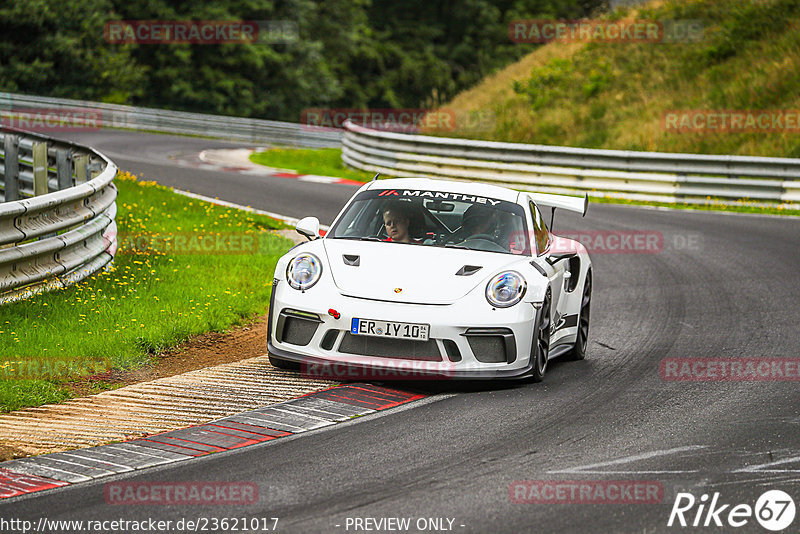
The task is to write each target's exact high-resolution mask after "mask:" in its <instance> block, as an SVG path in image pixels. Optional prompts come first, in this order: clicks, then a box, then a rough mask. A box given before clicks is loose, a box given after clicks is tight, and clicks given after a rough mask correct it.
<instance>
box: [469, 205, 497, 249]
mask: <svg viewBox="0 0 800 534" xmlns="http://www.w3.org/2000/svg"><path fill="white" fill-rule="evenodd" d="M496 227H497V210H494V209H492V208H489V207H486V206H483V205H481V204H473V205H472V206H470V207H469V208H467V210H466V211H465V212H464V216H463V218H462V219H461V228H462V230H463V231H464V236H465V237H464V241H466V240H467V239H471V238H473V237H479V238H483V239H487V240H490V241H494V231H495V229H496Z"/></svg>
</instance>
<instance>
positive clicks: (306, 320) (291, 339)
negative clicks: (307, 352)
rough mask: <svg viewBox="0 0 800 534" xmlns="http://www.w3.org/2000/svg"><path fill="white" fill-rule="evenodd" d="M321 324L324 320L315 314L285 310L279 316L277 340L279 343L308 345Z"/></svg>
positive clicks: (276, 332)
mask: <svg viewBox="0 0 800 534" xmlns="http://www.w3.org/2000/svg"><path fill="white" fill-rule="evenodd" d="M321 323H322V320H321V319H320V318H319V317H318V316H317V315H315V314H313V313H308V312H299V311H295V310H283V311H281V313H280V314H279V315H278V323H277V325H276V328H275V339H276V340H277V341H278V342H279V343H291V344H292V345H299V346H305V345H308V344H309V343H310V342H311V338H313V337H314V334H315V333H316V331H317V327H319V325H320V324H321Z"/></svg>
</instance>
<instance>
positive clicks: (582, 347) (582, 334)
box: [566, 271, 592, 360]
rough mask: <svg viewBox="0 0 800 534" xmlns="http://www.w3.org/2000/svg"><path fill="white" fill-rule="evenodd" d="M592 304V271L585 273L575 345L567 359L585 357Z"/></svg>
mask: <svg viewBox="0 0 800 534" xmlns="http://www.w3.org/2000/svg"><path fill="white" fill-rule="evenodd" d="M591 305H592V271H588V272H587V273H586V283H585V284H584V285H583V296H582V297H581V310H580V315H579V316H578V335H577V337H576V338H575V345H574V346H573V347H572V350H570V351H569V352H568V353H567V356H566V357H567V359H568V360H582V359H584V358H586V345H587V339H588V337H589V316H590V312H591Z"/></svg>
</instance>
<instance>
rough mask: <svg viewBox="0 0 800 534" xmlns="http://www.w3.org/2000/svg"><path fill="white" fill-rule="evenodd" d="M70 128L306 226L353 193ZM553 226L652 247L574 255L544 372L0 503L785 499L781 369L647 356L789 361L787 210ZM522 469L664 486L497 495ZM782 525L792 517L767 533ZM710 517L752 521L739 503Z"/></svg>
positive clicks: (334, 526)
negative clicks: (644, 490)
mask: <svg viewBox="0 0 800 534" xmlns="http://www.w3.org/2000/svg"><path fill="white" fill-rule="evenodd" d="M75 138H76V139H78V140H80V141H81V142H85V143H88V144H91V145H93V146H95V147H96V148H97V149H99V150H100V151H102V152H104V153H106V154H107V155H108V156H109V157H111V159H112V160H114V161H115V162H116V163H117V164H118V165H119V166H120V168H122V169H125V170H130V171H132V172H134V173H137V174H140V175H141V176H143V177H144V178H147V179H154V180H157V181H159V182H161V183H163V184H166V185H170V186H175V187H178V188H181V189H186V190H189V191H192V192H195V193H199V194H203V195H207V196H212V197H213V196H217V197H220V198H221V199H224V200H228V201H231V202H237V203H241V204H247V205H250V206H253V207H255V208H261V209H265V210H269V211H274V212H279V213H282V214H285V215H289V216H293V217H299V216H303V215H319V217H320V219H321V221H322V222H323V223H330V221H331V220H332V218H333V216H334V215H335V213H336V212H337V211H338V210H339V208H340V207H341V205H342V204H343V202H344V201H345V200H346V199H347V198H349V196H350V195H351V194H352V191H353V188H352V187H351V186H343V185H320V184H309V183H302V182H299V181H297V180H291V179H285V178H269V177H266V178H265V177H259V176H252V175H242V174H237V173H233V172H228V173H225V172H212V171H206V170H198V169H191V168H186V167H180V166H177V165H176V164H175V163H174V161H173V160H172V159H171V158H170V156H173V155H175V154H190V153H196V152H199V151H200V150H203V149H206V148H217V147H224V146H237V145H233V144H229V143H223V142H214V141H208V140H202V139H195V138H181V137H172V136H160V135H148V134H138V133H128V132H121V133H109V132H100V133H92V134H81V135H76V136H75ZM238 146H242V145H238ZM559 230H562V231H563V230H575V231H577V230H600V231H620V232H626V231H639V232H642V231H644V232H648V233H651V234H655V235H661V236H662V238H663V242H662V243H663V246H660V247H659V249H658V250H656V251H652V250H651V251H649V253H602V252H601V251H595V252H594V253H593V255H592V259H593V262H594V282H595V283H594V295H593V297H594V298H593V305H592V323H591V330H590V335H589V349H588V355H587V359H586V360H585V361H581V362H559V361H553V362H551V365H550V368H549V370H548V374H547V376H546V378H545V381H544V382H543V383H541V384H532V383H528V382H524V383H503V384H497V383H477V384H475V383H472V384H454V383H444V384H435V385H434V384H425V383H414V384H410V385H408V386H405V385H403V384H400V385H397V384H396V385H395V386H393V387H400V388H403V387H412V388H414V389H415V390H420V391H422V392H423V393H427V394H430V395H431V396H430V397H428V398H427V399H425V400H423V401H419V402H416V403H412V404H409V405H407V406H406V407H403V408H398V409H395V410H391V411H388V412H385V413H382V414H374V415H369V416H366V417H362V418H358V419H355V420H352V421H350V422H347V423H343V424H340V425H337V426H336V427H335V428H330V429H320V430H316V431H312V432H308V433H306V434H303V435H299V436H296V437H291V438H285V439H281V440H276V441H275V442H273V443H265V444H262V445H256V446H252V447H249V448H245V449H241V450H239V451H233V452H227V453H220V454H213V455H210V456H207V457H204V458H200V459H197V460H193V461H187V462H182V463H180V465H175V466H172V467H170V466H165V467H160V468H154V469H151V470H146V471H144V472H137V473H136V474H134V475H132V476H127V477H116V478H114V479H102V480H100V481H97V482H92V483H86V484H78V485H75V486H71V487H67V488H62V489H56V490H51V491H46V492H42V493H40V494H32V495H29V496H26V497H22V498H18V499H13V500H11V501H6V502H2V503H0V517H6V518H9V517H13V518H22V519H30V520H33V521H34V522H35V521H37V520H38V519H39V518H40V517H42V516H46V517H47V518H48V519H84V520H89V519H91V520H101V519H118V518H128V519H130V518H138V519H146V518H155V519H161V520H167V519H172V520H178V519H181V518H199V517H218V518H222V517H243V518H252V517H267V518H272V517H278V518H279V523H278V528H277V531H279V532H366V531H367V530H365V529H363V528H362V529H356V528H354V525H355V523H354V518H375V519H380V518H411V521H412V523H411V524H412V525H415V523H416V521H417V520H418V519H419V518H446V519H451V520H453V521H452V527H450V526H449V525H450V523H449V522H448V521H447V520H445V521H444V522H443V525H444V528H440V529H438V530H435V529H434V530H432V531H440V532H441V531H445V530H446V529H447V528H451V529H452V530H453V531H455V532H463V533H483V532H584V531H588V532H685V531H692V532H694V531H701V532H702V531H713V532H719V531H722V529H719V528H717V529H715V528H713V526H712V527H705V528H704V527H702V526H701V527H698V528H680V527H679V526H672V527H667V521H668V519H669V516H670V511H671V509H672V506H673V503H674V502H675V495H676V492H678V491H685V492H689V493H692V494H693V495H694V497H695V498H696V499H698V500H699V499H700V498H701V495H703V494H707V495H712V494H714V493H715V492H719V494H720V495H719V503H720V504H729V505H731V506H730V507H729V508H728V510H726V511H725V512H724V513H723V514H722V515H721V516H720V517H721V519H722V520H723V521H724V520H725V518H726V517H727V514H728V511H729V510H730V508H732V507H733V506H734V505H736V504H740V503H744V504H749V505H750V506H753V505H754V504H755V503H756V500H757V498H758V497H759V496H760V495H761V494H762V493H764V492H765V491H767V490H772V489H780V490H783V491H785V492H787V493H789V495H791V496H793V497H794V499H795V502H797V504H798V506H799V507H800V500H798V499H800V391H799V390H798V383H799V382H798V380H797V379H796V378H795V379H794V380H760V381H717V380H714V381H668V380H665V379H663V378H662V376H661V375H660V372H659V368H660V364H661V363H662V360H663V359H665V358H713V357H716V358H741V357H764V358H774V357H781V358H790V357H791V358H797V357H798V356H800V336H798V325H800V284H798V273H800V219H798V218H779V217H758V216H745V215H727V214H720V213H706V212H686V211H681V210H655V209H644V208H635V207H625V206H610V205H602V204H595V205H591V206H590V208H589V213H588V215H587V216H586V218H585V219H580V218H579V217H577V216H572V215H570V214H563V213H562V214H557V217H556V224H555V232H556V233H558V232H559ZM601 235H602V234H601ZM795 377H796V372H795ZM121 479H124V480H126V481H191V480H195V481H246V482H254V483H256V484H257V485H258V488H259V496H260V498H259V502H258V503H257V504H255V505H251V506H243V507H229V506H181V507H169V508H167V507H159V506H110V505H108V504H106V503H105V501H104V498H103V487H104V484H106V483H107V482H108V481H109V480H121ZM526 480H528V481H552V480H587V481H598V480H600V481H639V482H645V481H652V482H657V483H658V484H659V485H660V486H659V487H661V488H663V499H662V502H661V503H660V504H644V503H636V504H620V503H610V504H577V503H574V504H564V503H559V504H541V503H539V504H533V503H517V502H512V498H511V497H513V495H510V493H509V488H510V487H512V484H513V483H514V482H515V481H526ZM512 493H513V491H512ZM696 511H697V507H695V508H693V509H692V510H691V511H690V512H687V514H686V518H687V520H688V521H692V520H694V517H695V513H696ZM798 515H800V511H799V513H798ZM703 520H705V514H703ZM270 525H271V523H270ZM362 525H365V524H364V523H362ZM712 525H713V523H712ZM798 525H800V517H798V518H796V519H795V521H794V523H793V524H792V525H791V527H790V528H789V529H787V530H786V532H798V528H799V527H798ZM255 531H258V530H255ZM410 531H411V532H416V531H417V530H416V529H415V528H412V529H411V530H410ZM724 531H725V532H731V531H734V532H767V531H766V530H764V529H763V528H762V527H761V526H760V525H759V524H758V523H757V522H756V520H755V519H754V518H752V517H751V518H749V521H748V522H747V524H745V525H744V526H743V527H741V528H732V527H730V526H728V525H727V524H726V525H725V529H724Z"/></svg>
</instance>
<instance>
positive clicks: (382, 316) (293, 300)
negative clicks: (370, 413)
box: [268, 282, 536, 380]
mask: <svg viewBox="0 0 800 534" xmlns="http://www.w3.org/2000/svg"><path fill="white" fill-rule="evenodd" d="M326 286H327V285H326V284H322V285H321V286H320V287H317V286H315V287H313V288H311V289H309V290H307V291H306V292H300V291H297V290H294V289H292V288H290V287H289V286H288V284H286V283H285V282H276V283H274V285H273V289H272V298H271V299H270V318H269V338H268V349H269V352H270V354H272V355H273V356H274V357H277V358H279V359H282V360H286V361H290V362H296V363H299V364H301V372H303V374H305V375H308V376H316V377H325V376H328V377H330V378H340V379H353V380H358V379H376V380H378V379H382V380H393V379H397V380H416V379H420V380H424V379H442V380H446V379H455V380H458V379H507V378H522V377H525V376H528V375H530V374H531V373H532V364H531V358H530V353H531V350H530V349H531V340H532V338H533V325H534V322H535V318H536V308H534V307H533V306H532V305H531V303H530V302H521V303H519V304H518V305H516V306H513V307H511V308H508V309H492V308H491V306H490V305H489V304H488V303H487V302H486V300H485V298H484V297H483V295H482V293H481V292H480V291H477V292H474V293H475V294H469V295H466V296H465V297H464V298H463V299H461V300H459V301H458V302H457V303H454V304H449V305H424V304H406V303H397V302H384V301H375V300H367V299H359V298H354V297H347V296H344V295H341V294H340V293H339V292H338V290H336V289H335V288H332V287H330V286H327V287H326ZM329 310H336V311H337V312H338V313H339V314H340V317H339V318H338V319H336V318H334V317H333V316H332V315H330V314H329V313H328V312H329ZM354 317H358V318H362V319H378V320H384V321H396V322H404V323H422V324H428V325H430V329H429V342H428V343H424V342H405V343H404V342H395V341H392V340H389V341H391V343H384V340H383V338H368V339H364V338H365V336H353V335H351V334H350V333H349V329H350V324H351V320H352V319H353V318H354ZM290 322H291V323H292V324H291V326H287V325H288V324H289V323H290ZM287 332H289V333H288V334H287ZM356 338H358V339H357V340H356ZM478 338H480V341H476V340H477V339H478ZM359 343H362V344H363V346H364V347H367V348H366V349H364V350H363V351H361V353H359V351H360V349H354V346H362V345H358V344H359ZM386 347H388V349H387V348H386ZM393 347H407V348H408V350H403V349H399V350H397V351H396V354H395V352H393V351H392V350H391V349H392V348H393ZM481 360H483V361H481ZM487 360H489V361H487Z"/></svg>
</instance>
